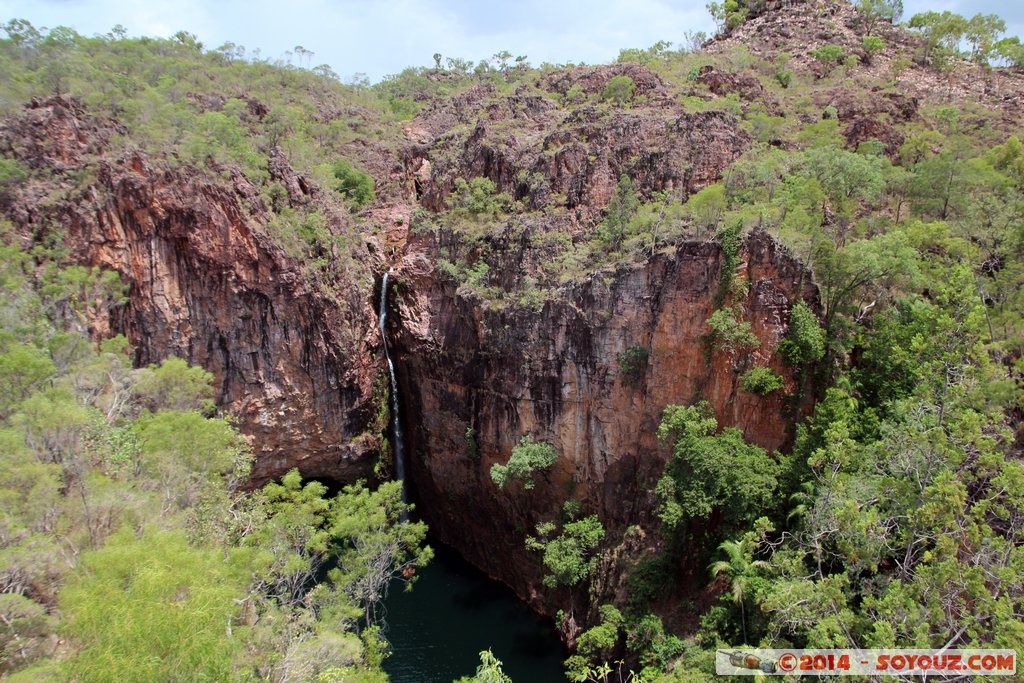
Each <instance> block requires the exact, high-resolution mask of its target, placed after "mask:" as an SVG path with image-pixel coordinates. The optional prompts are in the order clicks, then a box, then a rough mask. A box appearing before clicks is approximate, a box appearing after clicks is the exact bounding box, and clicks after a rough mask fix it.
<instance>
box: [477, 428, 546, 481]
mask: <svg viewBox="0 0 1024 683" xmlns="http://www.w3.org/2000/svg"><path fill="white" fill-rule="evenodd" d="M557 461H558V451H556V450H555V448H554V446H552V445H551V444H549V443H545V442H543V441H539V442H535V441H534V440H533V437H532V436H524V437H523V438H522V439H520V440H519V444H518V445H517V446H515V447H514V448H513V449H512V455H511V457H509V459H508V462H507V463H505V464H504V465H502V464H500V463H495V464H493V465H491V480H492V481H493V482H494V483H495V484H497V485H498V487H499V488H505V485H506V484H508V483H509V482H511V481H521V482H522V483H523V488H524V489H525V490H527V491H529V490H531V489H532V488H533V487H534V484H535V482H534V480H533V473H534V472H536V471H538V470H545V469H548V468H549V467H551V466H552V465H554V464H555V462H557Z"/></svg>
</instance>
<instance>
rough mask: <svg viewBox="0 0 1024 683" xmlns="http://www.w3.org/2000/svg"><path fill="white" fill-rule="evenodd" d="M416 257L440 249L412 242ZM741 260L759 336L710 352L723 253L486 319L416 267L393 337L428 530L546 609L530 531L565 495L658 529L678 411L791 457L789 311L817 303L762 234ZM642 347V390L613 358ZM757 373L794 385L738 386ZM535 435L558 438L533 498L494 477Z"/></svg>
mask: <svg viewBox="0 0 1024 683" xmlns="http://www.w3.org/2000/svg"><path fill="white" fill-rule="evenodd" d="M420 247H423V248H426V249H427V250H428V251H429V250H430V248H431V245H419V244H414V245H413V249H414V250H415V249H417V248H420ZM740 257H741V266H740V268H739V269H738V273H737V276H738V277H740V278H742V279H744V280H746V282H747V284H748V290H747V291H748V293H747V295H746V297H745V299H744V300H743V301H742V302H741V303H740V308H741V310H742V312H743V317H744V319H745V320H747V321H748V322H750V323H751V326H752V330H753V331H754V333H755V334H756V335H757V337H758V339H760V341H761V345H760V347H759V348H758V349H756V350H755V351H753V352H752V353H750V354H747V355H730V354H728V353H726V352H724V351H717V350H713V349H712V348H711V346H710V345H709V344H708V343H707V342H706V341H705V339H704V336H705V335H706V334H707V333H708V331H709V328H708V325H707V323H706V320H707V318H708V317H709V316H710V315H711V313H712V312H713V310H714V309H713V300H714V295H715V292H716V290H717V288H718V286H719V281H720V268H721V264H722V251H721V248H720V247H719V246H718V245H717V244H716V243H713V242H706V243H686V244H683V245H681V246H680V247H679V248H678V249H677V250H676V251H675V253H673V254H671V255H660V256H657V257H656V258H654V259H653V260H651V261H650V262H648V263H647V264H646V265H644V266H642V267H636V268H634V269H622V270H620V271H619V272H618V273H617V274H615V275H614V277H610V278H607V279H603V278H601V277H594V278H592V279H590V280H589V281H587V282H586V283H584V284H581V285H578V286H574V287H572V288H570V289H568V290H566V291H564V292H563V293H562V296H561V297H559V298H558V299H557V300H554V301H549V302H548V303H546V304H545V305H544V306H543V308H542V309H541V310H540V311H539V312H534V311H529V310H521V309H514V308H503V309H500V310H490V309H486V308H482V307H480V306H478V305H477V304H475V303H474V302H473V301H471V300H467V299H466V298H463V297H462V296H460V295H459V294H458V293H456V291H455V287H454V285H453V284H452V283H451V282H450V281H449V280H446V279H444V278H443V277H440V276H439V275H438V274H437V272H436V271H434V270H433V269H431V268H430V267H429V266H427V265H426V264H427V261H426V260H425V259H421V258H411V259H410V260H409V261H408V262H407V263H406V264H405V265H404V266H403V269H402V270H401V271H400V274H399V278H400V281H401V283H402V284H401V290H400V294H401V296H400V297H399V299H400V303H399V317H400V319H401V329H400V330H393V331H392V334H394V333H395V332H397V337H396V344H397V347H398V348H399V354H398V360H397V365H398V367H399V369H400V382H401V386H402V392H401V395H402V409H403V414H404V416H405V422H406V429H407V434H408V447H409V453H410V455H409V459H410V472H411V478H412V484H413V486H414V487H415V491H416V494H417V499H418V501H419V509H420V512H421V513H422V514H423V516H424V517H425V518H426V520H427V521H428V523H429V524H430V527H431V529H432V530H433V531H434V532H435V533H436V534H438V536H439V537H440V538H441V539H442V540H444V541H445V542H446V543H449V544H451V545H453V546H455V547H457V548H459V549H460V551H461V552H462V553H463V554H464V555H465V556H466V557H467V558H468V559H469V560H470V561H471V562H473V563H474V564H476V565H477V566H479V567H481V568H483V569H484V570H485V571H487V572H488V573H489V574H491V575H492V576H495V577H498V578H500V579H501V580H502V581H504V582H506V583H508V584H509V585H511V586H512V587H513V588H514V589H515V590H516V591H517V592H518V593H519V594H520V595H521V596H522V597H524V598H526V599H529V600H531V602H533V604H534V605H536V606H542V603H543V600H542V598H541V596H540V595H539V594H538V593H537V591H538V587H539V580H540V578H541V575H542V571H541V567H540V565H539V563H538V561H537V559H536V557H535V556H533V555H532V554H531V553H529V552H528V551H527V550H526V549H525V547H524V537H525V534H526V533H533V530H534V528H535V526H536V524H537V523H539V522H543V521H552V520H557V519H558V518H559V511H560V508H561V506H562V504H563V502H564V501H565V500H567V499H568V498H569V497H572V498H575V499H577V500H580V501H582V502H583V504H584V509H585V510H587V511H588V512H596V513H598V514H599V515H600V517H601V520H602V522H603V523H604V524H605V526H606V528H608V529H609V530H611V531H612V532H621V531H622V530H623V529H624V528H625V527H626V526H628V525H631V524H636V523H640V522H643V521H651V520H650V516H651V513H652V510H653V502H654V501H653V496H652V494H651V490H652V489H653V485H654V483H655V482H656V481H657V479H658V477H660V476H661V474H662V469H663V467H664V462H665V460H666V458H667V457H669V451H668V450H667V449H665V448H663V447H660V446H659V444H658V442H657V438H656V433H657V426H658V422H659V420H660V418H661V414H662V411H663V410H664V408H665V407H666V406H668V405H671V404H690V403H693V402H695V401H698V400H707V401H709V402H710V403H711V405H712V406H713V407H714V409H715V412H716V414H717V415H718V418H719V420H720V422H721V424H722V425H723V426H725V425H735V426H738V427H740V428H741V429H742V430H743V432H744V434H745V435H746V437H747V439H749V440H750V441H753V442H755V443H758V444H760V445H762V446H764V447H765V448H767V449H777V448H780V447H782V446H784V445H785V444H786V443H787V442H788V441H789V440H790V439H791V437H792V428H793V425H794V424H795V420H796V416H797V413H798V412H800V411H801V410H802V409H803V408H805V407H806V406H805V405H798V404H800V403H801V400H800V399H799V398H797V397H796V395H797V393H798V392H797V387H796V386H795V382H794V379H793V377H792V373H791V370H790V369H789V368H787V367H785V366H784V365H782V363H781V362H780V360H779V358H778V355H777V354H773V352H774V349H775V347H776V346H777V345H778V343H779V342H780V341H781V339H782V338H783V337H784V335H785V333H786V330H787V325H788V322H789V314H790V310H791V306H792V303H793V302H794V301H795V300H797V299H798V298H802V297H805V298H808V299H811V300H812V301H813V299H814V297H815V296H816V293H815V291H814V289H813V286H812V285H810V284H809V278H808V276H807V273H806V272H805V271H804V270H803V269H802V267H801V266H800V265H799V264H798V263H796V262H795V261H794V260H793V259H792V258H791V257H790V256H789V255H788V253H786V252H785V251H783V250H782V249H781V248H780V247H779V246H778V245H777V244H776V243H775V242H774V241H773V240H772V239H771V238H770V237H769V236H768V235H767V234H765V233H754V234H752V235H750V236H749V237H748V238H747V240H746V242H745V244H744V246H743V248H742V249H741V253H740ZM636 346H638V347H641V348H643V349H644V350H646V351H647V353H648V356H649V362H648V365H647V368H646V371H645V373H644V374H643V376H642V377H641V378H639V381H628V380H627V378H625V377H624V376H623V373H622V371H621V369H620V368H619V366H618V361H617V357H618V355H619V354H620V353H622V352H623V351H625V350H626V349H628V348H630V347H636ZM754 364H757V365H766V366H768V367H771V368H772V369H773V370H775V371H776V372H778V373H780V374H781V375H782V376H783V377H785V378H786V388H785V390H784V391H783V392H776V393H773V394H770V395H768V396H765V397H761V396H756V395H753V394H749V393H745V392H742V391H740V390H739V389H738V383H739V377H740V374H741V373H742V372H743V371H744V370H746V369H748V368H749V367H751V366H752V365H754ZM467 430H471V434H472V436H473V441H474V442H475V446H474V445H471V444H470V443H469V439H468V438H467ZM524 435H532V436H533V437H534V438H535V439H537V440H543V441H548V442H550V443H552V444H553V445H554V447H555V448H556V450H557V451H558V453H559V455H560V457H559V460H558V462H557V463H556V464H555V466H554V467H553V468H552V470H551V471H550V473H548V474H546V475H544V476H541V477H538V483H537V485H536V488H534V489H533V490H531V491H524V490H523V488H522V487H521V486H520V485H518V484H515V483H513V484H511V485H509V486H507V487H506V489H504V490H499V489H498V488H497V487H496V486H495V484H494V483H493V482H492V481H491V479H490V476H489V471H490V468H491V466H492V465H493V464H494V463H497V462H501V463H504V462H506V461H507V460H508V458H509V456H510V453H511V450H512V448H513V446H514V445H516V443H518V441H519V439H520V438H521V437H522V436H524Z"/></svg>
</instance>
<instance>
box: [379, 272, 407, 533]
mask: <svg viewBox="0 0 1024 683" xmlns="http://www.w3.org/2000/svg"><path fill="white" fill-rule="evenodd" d="M392 272H394V268H388V272H386V273H384V279H383V281H381V285H380V311H379V312H378V317H379V318H380V336H381V339H382V340H383V342H384V358H385V359H387V361H388V375H389V376H390V377H391V433H392V435H393V436H392V438H393V439H394V443H393V444H392V446H393V448H394V453H395V478H396V479H398V481H400V482H402V502H403V503H407V502H409V499H408V494H407V493H406V486H405V441H404V440H403V438H402V420H401V417H400V416H399V414H398V379H397V378H396V377H395V364H394V363H393V362H392V361H391V350H390V349H389V348H388V334H387V321H388V280H389V279H390V276H391V273H392ZM403 516H404V513H403Z"/></svg>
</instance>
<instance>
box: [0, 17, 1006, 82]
mask: <svg viewBox="0 0 1024 683" xmlns="http://www.w3.org/2000/svg"><path fill="white" fill-rule="evenodd" d="M904 2H905V6H906V12H905V17H910V16H911V15H912V14H914V13H915V12H920V11H924V10H927V9H936V10H943V9H950V10H954V11H957V12H960V13H961V14H965V15H968V16H970V15H972V14H974V13H976V12H995V13H997V14H999V15H1001V16H1002V17H1003V18H1004V19H1006V20H1007V23H1008V24H1009V29H1010V30H1009V31H1008V32H1009V33H1011V34H1014V35H1022V34H1024V3H1021V2H1019V1H1018V0H1009V1H1007V0H1002V1H1000V0H974V1H973V2H969V1H968V0H930V1H928V0H904ZM704 5H705V0H675V1H672V0H596V1H592V2H582V1H573V0H569V1H563V0H519V1H518V2H503V3H489V2H481V1H479V0H477V1H474V0H395V1H392V2H374V1H373V0H358V1H357V0H290V1H289V0H285V1H282V0H219V1H216V2H211V1H210V0H0V21H6V20H7V19H11V18H19V19H28V20H29V21H31V22H32V23H33V24H35V25H36V26H37V27H43V26H45V27H47V28H52V27H54V26H59V25H64V26H70V27H72V28H74V29H76V30H77V31H78V32H79V33H83V34H85V35H93V34H96V33H107V32H108V31H109V30H110V29H111V28H112V27H113V26H114V25H115V24H122V25H124V26H125V27H126V28H127V29H128V32H129V34H130V35H149V36H160V37H166V36H170V35H172V34H174V33H175V32H177V31H179V30H186V31H190V32H192V33H195V34H196V35H198V36H199V39H200V40H202V41H203V42H204V43H205V44H206V45H207V46H208V47H217V46H219V45H222V44H223V43H225V42H228V41H231V42H234V43H236V44H238V45H244V46H245V47H246V48H247V49H248V50H249V52H250V53H251V52H252V51H253V50H254V49H255V48H259V50H260V53H261V56H262V57H264V58H269V59H284V57H285V53H286V52H287V51H291V50H293V49H294V47H295V46H296V45H301V46H303V47H304V48H305V49H306V50H311V51H312V52H313V53H314V55H313V57H312V58H311V62H310V65H311V66H315V65H317V64H324V63H326V64H328V65H330V66H331V67H332V68H333V69H334V70H335V71H336V72H337V73H338V74H339V75H340V76H341V77H342V78H343V79H348V78H349V77H351V76H352V75H353V74H355V73H365V74H366V75H367V76H369V78H370V79H371V80H374V81H376V80H378V79H380V78H381V77H382V76H384V75H386V74H390V73H396V72H398V71H400V70H401V69H403V68H404V67H406V66H426V65H430V64H432V62H433V60H432V59H431V55H433V54H434V53H435V52H440V53H441V54H443V55H444V56H446V57H453V56H454V57H462V58H466V59H471V60H473V61H477V60H480V59H483V58H487V57H490V56H491V55H493V54H494V53H495V52H498V51H501V50H508V51H509V52H511V53H513V54H514V55H521V54H525V55H527V56H528V57H529V58H530V62H531V63H533V64H540V63H541V62H545V61H548V62H553V63H563V62H586V63H591V64H593V63H602V62H609V61H611V60H614V59H615V57H616V56H617V55H618V52H619V49H620V48H624V47H649V46H650V45H652V44H654V43H655V42H656V41H658V40H669V41H673V42H675V43H679V42H681V41H682V37H683V34H684V33H685V32H686V31H707V32H709V33H710V32H712V31H713V28H714V27H713V25H712V22H711V19H710V16H709V15H708V13H707V10H706V9H705V7H704Z"/></svg>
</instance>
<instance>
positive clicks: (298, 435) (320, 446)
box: [0, 98, 379, 483]
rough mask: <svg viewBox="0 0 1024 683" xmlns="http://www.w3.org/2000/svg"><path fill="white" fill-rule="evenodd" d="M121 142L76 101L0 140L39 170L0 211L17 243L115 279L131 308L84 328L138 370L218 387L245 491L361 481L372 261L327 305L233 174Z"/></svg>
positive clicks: (41, 105)
mask: <svg viewBox="0 0 1024 683" xmlns="http://www.w3.org/2000/svg"><path fill="white" fill-rule="evenodd" d="M119 132H122V131H120V130H119V129H118V127H117V126H116V125H114V124H111V123H107V122H104V121H99V120H96V119H93V118H91V117H89V116H88V115H86V113H85V111H84V110H83V108H82V107H81V105H79V104H78V103H77V102H75V101H72V100H64V99H60V98H56V99H50V100H44V101H34V102H32V103H31V104H30V105H29V107H28V108H27V110H26V112H25V114H24V115H23V116H20V117H18V118H16V119H13V120H11V121H8V122H7V123H6V124H5V125H4V126H3V128H2V129H0V150H2V151H3V153H4V155H5V156H7V157H11V158H15V159H18V160H20V161H22V162H23V163H24V164H25V165H27V166H29V167H30V168H32V169H33V176H32V179H31V180H29V181H28V182H27V183H25V184H23V186H21V187H19V188H18V189H17V190H16V192H14V193H13V194H9V195H7V196H5V197H4V198H3V207H2V208H3V213H4V215H5V216H6V217H8V218H9V219H10V220H11V221H12V222H13V223H14V224H15V228H16V230H17V232H18V233H19V234H20V235H21V236H22V238H23V239H24V241H25V242H26V244H28V243H31V242H32V241H33V239H35V238H38V237H40V236H42V235H45V234H47V233H52V232H55V231H56V232H59V233H60V234H61V235H62V237H63V243H64V247H65V248H66V250H67V258H68V259H69V260H72V261H74V262H77V263H81V264H85V265H90V266H99V267H102V268H105V269H109V270H113V271H116V272H117V273H119V274H120V276H121V278H122V280H123V282H125V283H126V284H127V285H128V286H129V296H128V301H127V303H126V304H125V305H123V306H120V307H117V308H115V309H113V310H111V311H110V312H109V317H107V318H104V319H100V320H95V321H92V325H93V329H92V330H91V331H92V332H93V333H94V334H96V335H97V336H105V335H107V334H112V333H123V334H125V335H126V336H127V337H128V339H129V340H130V341H131V343H132V344H133V346H134V347H135V348H136V349H137V361H138V362H139V363H140V364H147V363H152V362H158V361H160V360H161V359H164V358H167V357H168V356H179V357H181V358H185V359H187V360H188V361H189V362H191V363H195V364H198V365H201V366H203V367H204V368H206V369H207V370H209V371H210V372H212V373H213V374H214V377H215V387H216V398H217V400H218V403H219V404H220V405H222V406H223V407H224V408H225V409H226V410H227V412H229V413H230V414H231V415H233V416H235V417H236V418H237V420H238V425H239V427H240V428H241V430H242V431H243V433H245V434H246V435H248V436H249V437H250V440H251V442H252V444H253V448H254V451H255V453H256V456H257V459H256V465H255V470H254V481H255V483H259V482H262V481H266V480H267V479H269V478H272V477H276V476H279V475H281V474H282V473H284V472H285V471H286V470H287V469H289V468H291V467H296V466H297V467H300V468H301V469H302V471H303V472H304V474H306V475H307V476H317V477H322V478H325V479H332V480H342V481H350V480H353V479H355V478H358V477H363V476H367V475H368V474H369V473H370V472H371V471H372V466H373V462H374V460H375V458H376V452H375V451H376V449H377V448H378V439H379V434H378V433H376V432H372V431H371V432H369V433H368V429H370V424H371V422H372V420H373V417H374V413H375V407H374V406H373V405H371V403H372V401H371V399H372V392H373V383H374V378H375V376H376V372H377V370H378V363H377V360H376V358H375V355H374V350H375V349H376V347H377V344H378V341H377V336H376V334H375V328H374V323H375V316H374V312H373V310H372V307H371V306H370V303H369V296H368V295H367V296H363V295H362V294H361V292H363V291H365V292H369V290H370V288H371V287H370V284H371V281H370V279H369V276H368V270H369V264H368V262H369V261H370V257H369V255H364V257H363V261H364V263H365V265H364V266H363V267H362V270H360V269H358V268H356V269H353V270H351V271H350V272H349V273H348V274H347V277H348V282H342V283H336V287H335V288H334V291H335V292H341V293H343V294H335V295H331V294H330V293H329V292H325V291H324V289H323V288H322V287H320V286H318V283H317V280H316V278H315V277H310V276H309V274H308V273H307V272H306V271H304V270H303V268H302V266H301V264H300V263H298V262H296V261H295V260H294V259H292V258H289V257H288V256H287V255H286V254H285V253H284V252H283V251H282V249H281V248H280V247H278V246H276V245H275V243H274V242H273V241H272V240H271V239H270V238H269V237H268V236H267V234H266V232H265V227H266V224H267V223H268V222H269V220H270V214H269V209H268V208H267V206H266V205H265V203H264V201H263V199H262V197H261V195H260V191H259V190H258V189H257V188H256V187H255V186H254V185H253V184H252V183H251V182H250V181H249V180H247V179H246V178H245V177H244V176H243V175H241V174H240V173H238V172H237V171H234V172H228V171H225V172H224V174H222V175H220V176H217V175H213V176H211V175H210V174H208V173H206V172H200V171H198V170H195V169H189V168H181V169H177V170H167V169H166V167H163V168H162V167H161V166H159V165H158V164H156V163H155V162H153V161H150V160H149V159H148V158H147V157H146V155H144V154H142V153H139V152H128V153H124V154H122V155H120V156H115V155H113V154H111V153H110V152H109V149H108V141H109V139H110V137H111V136H112V135H114V134H117V133H119ZM272 162H273V163H272V164H271V172H272V174H273V175H275V176H276V177H279V178H280V182H281V185H282V186H283V187H285V188H286V189H288V191H289V192H290V193H291V196H290V197H289V201H291V202H293V203H302V202H308V201H310V197H309V196H308V195H307V193H308V192H310V190H309V188H308V187H307V188H304V187H303V185H304V184H303V183H301V182H300V181H299V179H297V178H295V177H294V172H293V171H291V170H290V167H289V166H288V164H287V162H286V161H285V160H284V159H283V158H281V157H278V158H277V159H276V160H272ZM225 176H227V177H225ZM331 221H332V224H331V228H332V229H334V230H339V231H340V230H343V229H345V226H344V224H343V219H342V218H341V217H340V216H338V215H334V216H332V217H331Z"/></svg>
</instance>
